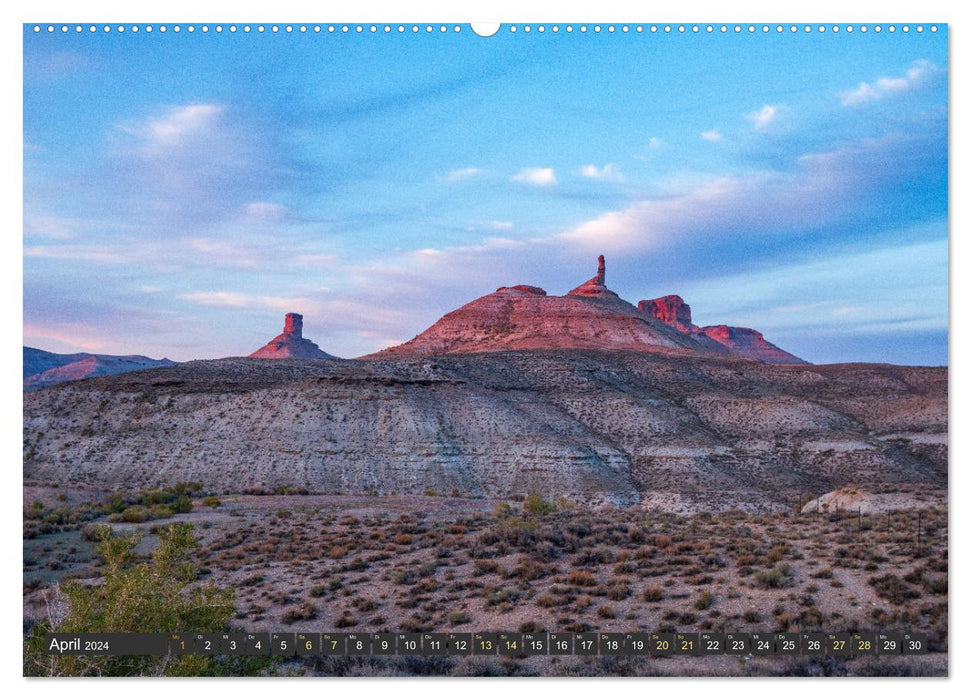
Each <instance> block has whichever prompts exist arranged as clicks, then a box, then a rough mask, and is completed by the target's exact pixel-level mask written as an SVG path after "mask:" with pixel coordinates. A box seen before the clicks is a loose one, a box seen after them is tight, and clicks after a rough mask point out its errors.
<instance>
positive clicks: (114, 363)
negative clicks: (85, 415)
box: [23, 345, 178, 391]
mask: <svg viewBox="0 0 971 700" xmlns="http://www.w3.org/2000/svg"><path fill="white" fill-rule="evenodd" d="M176 364H178V363H176V362H173V361H172V360H170V359H168V358H162V359H161V360H153V359H152V358H151V357H145V356H144V355H94V354H91V353H87V352H79V353H71V354H67V355H62V354H58V353H54V352H47V351H46V350H39V349H37V348H30V347H27V346H26V345H25V346H24V367H23V370H24V391H33V390H34V389H43V388H44V387H46V386H52V385H54V384H61V383H63V382H73V381H77V380H78V379H87V378H88V377H103V376H105V375H108V374H122V373H125V372H135V371H137V370H141V369H151V368H153V367H173V366H175V365H176Z"/></svg>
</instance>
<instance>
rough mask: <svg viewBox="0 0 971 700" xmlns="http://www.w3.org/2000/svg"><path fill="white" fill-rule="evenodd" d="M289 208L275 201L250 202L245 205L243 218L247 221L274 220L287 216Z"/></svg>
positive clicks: (280, 219)
mask: <svg viewBox="0 0 971 700" xmlns="http://www.w3.org/2000/svg"><path fill="white" fill-rule="evenodd" d="M288 213H289V211H288V209H287V208H286V207H285V206H283V205H282V204H277V203H275V202H248V203H247V204H245V205H243V209H242V214H243V218H244V219H245V220H247V221H257V222H273V221H282V220H283V219H285V218H286V217H287V214H288Z"/></svg>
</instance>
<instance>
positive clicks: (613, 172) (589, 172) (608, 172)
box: [579, 163, 623, 180]
mask: <svg viewBox="0 0 971 700" xmlns="http://www.w3.org/2000/svg"><path fill="white" fill-rule="evenodd" d="M579 173H580V175H582V176H583V177H586V178H589V179H591V180H623V176H622V175H621V174H620V170H618V169H617V166H616V165H614V164H613V163H607V164H606V165H604V166H602V167H600V168H598V167H597V166H596V165H592V164H591V165H584V166H583V167H582V168H580V170H579Z"/></svg>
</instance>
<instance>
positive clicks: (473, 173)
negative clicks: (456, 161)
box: [441, 167, 482, 182]
mask: <svg viewBox="0 0 971 700" xmlns="http://www.w3.org/2000/svg"><path fill="white" fill-rule="evenodd" d="M481 172H482V171H481V170H479V168H473V167H468V168H454V169H452V170H449V171H448V172H447V173H445V174H444V175H442V177H441V179H442V180H444V181H445V182H459V181H461V180H471V179H472V178H474V177H477V176H478V175H479V174H480V173H481Z"/></svg>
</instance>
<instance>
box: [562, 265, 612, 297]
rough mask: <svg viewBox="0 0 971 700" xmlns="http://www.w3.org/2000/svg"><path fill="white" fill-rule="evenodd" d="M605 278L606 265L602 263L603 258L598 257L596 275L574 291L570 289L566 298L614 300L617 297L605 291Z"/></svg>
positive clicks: (607, 290)
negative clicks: (608, 298)
mask: <svg viewBox="0 0 971 700" xmlns="http://www.w3.org/2000/svg"><path fill="white" fill-rule="evenodd" d="M606 277H607V265H606V263H605V262H604V256H602V255H600V256H598V257H597V274H596V275H595V276H593V277H591V278H590V279H588V280H587V281H586V282H584V283H583V284H581V285H580V286H579V287H577V288H576V289H572V290H570V291H569V292H567V296H570V295H573V296H581V297H611V298H616V297H617V295H616V294H615V293H614V292H612V291H610V290H609V289H607V285H606V282H605V279H606Z"/></svg>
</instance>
